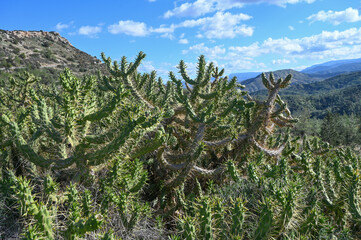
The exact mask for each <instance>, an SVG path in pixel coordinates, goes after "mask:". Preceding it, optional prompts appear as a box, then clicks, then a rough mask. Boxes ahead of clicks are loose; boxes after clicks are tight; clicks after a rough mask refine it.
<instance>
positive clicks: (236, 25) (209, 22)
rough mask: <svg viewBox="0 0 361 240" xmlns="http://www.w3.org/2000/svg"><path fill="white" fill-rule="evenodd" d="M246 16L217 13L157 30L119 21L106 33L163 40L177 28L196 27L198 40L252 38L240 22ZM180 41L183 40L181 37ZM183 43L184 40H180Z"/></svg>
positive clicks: (129, 21) (247, 16)
mask: <svg viewBox="0 0 361 240" xmlns="http://www.w3.org/2000/svg"><path fill="white" fill-rule="evenodd" d="M251 18H252V16H249V15H247V14H243V13H239V14H231V13H229V12H225V13H224V12H217V13H215V14H214V15H213V16H211V17H204V18H199V19H196V20H186V21H183V22H181V23H179V24H171V25H169V26H167V25H165V24H162V25H160V26H159V27H158V28H153V27H147V25H146V24H145V23H144V22H135V21H132V20H127V21H119V22H118V23H116V24H112V25H110V26H108V31H109V32H110V33H112V34H126V35H130V36H136V37H144V36H148V35H149V34H151V33H156V34H161V35H160V36H161V37H163V38H169V39H171V40H173V39H175V36H174V31H175V30H176V29H178V28H193V27H198V28H199V31H198V33H196V36H197V37H198V38H209V39H224V38H234V37H237V36H252V35H253V31H254V28H253V27H250V26H247V25H245V24H240V22H241V21H246V20H249V19H251ZM180 39H183V37H182V36H181V37H180ZM182 42H183V43H185V40H182Z"/></svg>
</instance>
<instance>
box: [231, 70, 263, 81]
mask: <svg viewBox="0 0 361 240" xmlns="http://www.w3.org/2000/svg"><path fill="white" fill-rule="evenodd" d="M261 73H262V72H244V73H231V74H229V78H230V79H232V78H233V77H237V80H238V82H242V81H244V80H247V79H250V78H254V77H257V76H258V75H260V74H261Z"/></svg>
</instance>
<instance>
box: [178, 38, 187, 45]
mask: <svg viewBox="0 0 361 240" xmlns="http://www.w3.org/2000/svg"><path fill="white" fill-rule="evenodd" d="M178 43H180V44H188V43H189V41H188V39H186V38H181V39H179V41H178Z"/></svg>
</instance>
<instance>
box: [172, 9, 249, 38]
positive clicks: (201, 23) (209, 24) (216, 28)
mask: <svg viewBox="0 0 361 240" xmlns="http://www.w3.org/2000/svg"><path fill="white" fill-rule="evenodd" d="M251 18H252V17H251V16H249V15H246V14H243V13H240V14H231V13H229V12H226V13H223V12H217V13H216V14H214V15H213V16H212V17H205V18H199V19H197V20H186V21H184V22H182V23H180V24H179V25H178V27H186V28H192V27H199V28H200V30H201V32H200V33H199V34H198V37H206V38H218V39H222V38H234V37H236V36H238V35H241V36H252V35H253V31H254V29H253V27H249V26H246V25H245V24H242V25H240V22H241V21H245V20H249V19H251Z"/></svg>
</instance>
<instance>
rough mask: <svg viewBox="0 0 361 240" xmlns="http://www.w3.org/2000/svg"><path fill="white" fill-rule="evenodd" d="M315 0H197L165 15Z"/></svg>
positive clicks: (190, 15)
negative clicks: (258, 4) (247, 5)
mask: <svg viewBox="0 0 361 240" xmlns="http://www.w3.org/2000/svg"><path fill="white" fill-rule="evenodd" d="M314 1H315V0H196V1H194V2H192V3H190V2H186V3H183V4H181V5H180V6H177V7H175V8H174V9H172V10H169V11H167V12H166V13H165V14H164V17H165V18H170V17H173V16H176V17H199V16H203V15H205V14H207V13H211V12H216V11H225V10H228V9H232V8H241V7H243V6H244V5H245V4H257V3H268V4H274V5H278V6H282V7H285V6H286V5H287V4H296V3H299V2H306V3H313V2H314Z"/></svg>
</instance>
